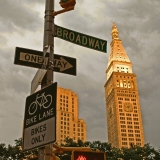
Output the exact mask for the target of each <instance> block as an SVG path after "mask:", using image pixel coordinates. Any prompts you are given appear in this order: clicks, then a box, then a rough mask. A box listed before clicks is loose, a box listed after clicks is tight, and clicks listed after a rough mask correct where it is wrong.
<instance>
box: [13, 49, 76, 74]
mask: <svg viewBox="0 0 160 160" xmlns="http://www.w3.org/2000/svg"><path fill="white" fill-rule="evenodd" d="M48 55H49V54H47V55H46V58H45V59H43V52H41V51H36V50H31V49H26V48H19V47H16V51H15V58H14V64H18V65H22V66H28V67H34V68H41V66H42V63H43V61H44V64H46V65H47V63H48ZM53 65H54V71H55V72H60V73H66V74H70V75H76V59H75V58H71V57H66V56H62V55H57V54H54V63H53Z"/></svg>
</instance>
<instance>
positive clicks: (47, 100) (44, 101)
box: [28, 92, 52, 115]
mask: <svg viewBox="0 0 160 160" xmlns="http://www.w3.org/2000/svg"><path fill="white" fill-rule="evenodd" d="M51 104H52V96H51V95H50V94H47V95H45V92H43V93H42V94H41V95H40V96H39V94H37V95H36V100H35V101H33V102H32V103H31V104H30V106H29V108H28V113H29V115H33V114H34V113H36V111H37V109H38V106H40V109H41V108H42V107H43V108H45V109H46V108H48V107H49V106H50V105H51Z"/></svg>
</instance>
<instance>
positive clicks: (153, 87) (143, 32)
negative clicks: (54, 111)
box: [0, 0, 160, 147]
mask: <svg viewBox="0 0 160 160" xmlns="http://www.w3.org/2000/svg"><path fill="white" fill-rule="evenodd" d="M88 2H90V1H84V0H83V1H77V4H76V7H75V10H74V11H70V12H68V13H64V14H61V15H58V16H57V17H56V18H55V23H56V24H57V25H60V26H62V27H66V28H68V29H72V30H75V31H78V32H81V33H85V34H88V35H92V36H95V37H99V38H102V39H106V40H107V41H108V47H110V46H109V44H110V42H111V35H110V33H111V27H112V21H115V23H116V25H117V27H118V30H119V37H120V39H121V40H122V42H123V46H124V48H125V50H126V52H127V54H128V56H129V58H130V60H131V62H132V64H133V72H134V73H135V74H136V75H137V81H138V87H139V95H140V102H141V109H142V117H143V124H144V133H145V140H146V143H151V145H153V146H154V147H159V143H160V141H159V140H158V139H159V138H158V136H159V134H160V130H159V127H157V123H158V122H159V114H158V113H159V112H160V107H159V96H160V82H159V79H160V76H159V59H160V54H159V50H160V47H159V46H160V45H159V37H160V28H159V23H160V20H159V13H160V11H159V7H160V2H159V0H157V1H156V0H154V1H145V0H141V1H138V0H135V1H131V0H130V1H125V0H124V1H123V0H121V1H114V2H113V1H111V0H107V1H106V0H102V1H96V0H93V1H92V2H93V3H92V5H90V6H87V4H88ZM17 4H18V5H17ZM37 5H40V6H42V5H44V0H32V1H29V0H27V1H25V2H24V1H22V0H12V1H9V0H1V1H0V21H1V22H0V46H1V47H0V77H1V79H0V84H1V85H0V90H1V92H0V109H1V115H0V128H1V130H2V132H1V133H0V142H5V143H12V142H13V140H14V139H16V138H19V137H20V136H21V128H22V127H21V126H22V119H23V114H24V106H25V98H26V97H27V96H28V95H29V93H30V82H31V80H32V79H33V77H34V75H35V73H36V69H32V68H27V67H22V66H16V65H13V60H14V49H15V46H13V45H12V44H8V41H9V39H14V38H15V37H13V36H9V35H11V34H10V33H15V34H18V35H23V36H24V37H22V39H21V41H23V40H24V39H25V36H26V33H30V34H33V33H34V32H35V31H37V30H39V28H42V27H43V17H40V16H39V15H40V14H39V12H38V11H35V10H34V7H35V6H37ZM2 6H3V7H2ZM55 6H56V7H55V8H56V10H58V9H60V7H59V3H56V4H55ZM93 11H94V12H93ZM41 12H44V11H41ZM23 38H24V39H23ZM39 38H40V37H35V42H34V44H33V46H34V45H35V44H39V43H37V41H38V42H39ZM42 41H43V40H42ZM17 46H18V44H17ZM23 47H24V48H25V47H26V48H28V47H29V48H32V47H30V46H28V45H27V44H23ZM36 47H37V46H36ZM38 47H39V48H42V46H38ZM38 47H37V48H38ZM32 49H35V48H32ZM55 53H56V54H62V55H65V56H70V57H74V58H76V59H77V76H70V75H64V74H61V73H55V74H54V81H57V82H58V85H59V86H61V87H64V88H68V89H71V90H73V91H74V92H76V93H77V95H78V97H79V117H80V118H83V119H84V120H85V121H86V123H87V139H88V140H91V141H92V140H101V141H107V129H106V125H107V124H106V109H105V94H104V84H105V82H106V75H105V71H106V67H107V63H108V56H109V53H110V48H108V53H107V54H104V53H101V52H97V51H93V50H90V49H86V48H83V47H81V46H76V45H74V44H72V43H69V42H65V41H63V40H59V39H57V38H55ZM4 106H5V107H4ZM5 117H6V118H5ZM2 124H5V125H2ZM6 133H8V134H6ZM9 133H12V135H10V134H9ZM153 133H154V136H153ZM8 135H9V136H8ZM8 137H10V138H8Z"/></svg>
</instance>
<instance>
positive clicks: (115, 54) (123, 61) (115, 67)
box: [106, 22, 132, 79]
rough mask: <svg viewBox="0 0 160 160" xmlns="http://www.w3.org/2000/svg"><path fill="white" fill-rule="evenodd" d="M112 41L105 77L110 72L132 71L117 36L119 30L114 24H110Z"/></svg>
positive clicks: (108, 75)
mask: <svg viewBox="0 0 160 160" xmlns="http://www.w3.org/2000/svg"><path fill="white" fill-rule="evenodd" d="M111 35H112V42H111V44H110V46H111V51H110V56H109V59H108V66H107V70H106V73H107V79H109V77H110V75H111V74H112V72H123V73H132V64H131V61H130V59H129V57H128V55H127V53H126V51H125V49H124V47H123V45H122V41H121V40H120V38H119V32H118V29H117V27H116V24H115V23H114V22H113V24H112V31H111Z"/></svg>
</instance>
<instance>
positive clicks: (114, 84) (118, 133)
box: [105, 23, 144, 148]
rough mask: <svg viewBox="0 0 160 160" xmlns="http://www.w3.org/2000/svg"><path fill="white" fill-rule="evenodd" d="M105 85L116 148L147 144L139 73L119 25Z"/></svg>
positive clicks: (111, 136)
mask: <svg viewBox="0 0 160 160" xmlns="http://www.w3.org/2000/svg"><path fill="white" fill-rule="evenodd" d="M111 35H112V42H111V44H110V46H111V51H110V56H109V60H108V66H107V70H106V75H107V82H106V83H105V97H106V113H107V125H108V142H109V143H111V145H112V146H113V147H116V148H121V147H126V148H129V147H130V146H131V145H138V146H143V145H144V133H143V125H142V117H141V109H140V102H139V95H138V86H137V81H136V74H134V73H133V72H132V63H131V61H130V59H129V57H128V55H127V53H126V51H125V50H124V47H123V45H122V41H121V40H120V39H119V33H118V30H117V27H116V25H115V23H113V24H112V32H111Z"/></svg>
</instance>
